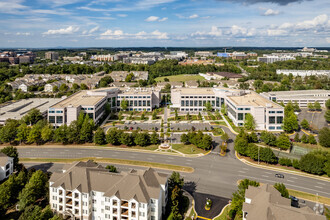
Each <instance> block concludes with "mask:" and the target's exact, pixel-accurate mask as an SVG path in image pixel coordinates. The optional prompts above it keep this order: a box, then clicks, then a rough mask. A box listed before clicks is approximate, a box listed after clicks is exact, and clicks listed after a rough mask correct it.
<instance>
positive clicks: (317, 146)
mask: <svg viewBox="0 0 330 220" xmlns="http://www.w3.org/2000/svg"><path fill="white" fill-rule="evenodd" d="M300 138H301V137H300ZM293 144H294V145H297V146H299V147H303V148H308V149H313V150H322V151H329V152H330V148H326V147H322V146H321V145H320V144H319V143H318V144H304V143H302V142H294V143H293Z"/></svg>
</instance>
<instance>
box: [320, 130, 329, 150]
mask: <svg viewBox="0 0 330 220" xmlns="http://www.w3.org/2000/svg"><path fill="white" fill-rule="evenodd" d="M318 138H319V142H320V145H321V146H323V147H330V128H328V127H324V128H322V129H321V130H320V131H319V135H318Z"/></svg>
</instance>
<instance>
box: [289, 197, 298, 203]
mask: <svg viewBox="0 0 330 220" xmlns="http://www.w3.org/2000/svg"><path fill="white" fill-rule="evenodd" d="M289 198H290V199H291V200H292V201H295V202H298V201H299V199H298V198H296V197H294V196H289Z"/></svg>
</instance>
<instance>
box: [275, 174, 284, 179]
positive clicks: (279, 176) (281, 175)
mask: <svg viewBox="0 0 330 220" xmlns="http://www.w3.org/2000/svg"><path fill="white" fill-rule="evenodd" d="M275 177H277V178H284V175H283V174H280V173H276V174H275Z"/></svg>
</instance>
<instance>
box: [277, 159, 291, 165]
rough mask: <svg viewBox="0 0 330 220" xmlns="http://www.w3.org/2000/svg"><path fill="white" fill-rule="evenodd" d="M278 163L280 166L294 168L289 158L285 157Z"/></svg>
mask: <svg viewBox="0 0 330 220" xmlns="http://www.w3.org/2000/svg"><path fill="white" fill-rule="evenodd" d="M278 163H279V164H280V165H282V166H287V167H291V166H292V161H291V159H289V158H284V157H283V158H280V159H279V160H278Z"/></svg>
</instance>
